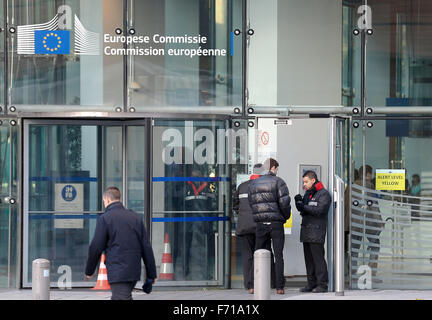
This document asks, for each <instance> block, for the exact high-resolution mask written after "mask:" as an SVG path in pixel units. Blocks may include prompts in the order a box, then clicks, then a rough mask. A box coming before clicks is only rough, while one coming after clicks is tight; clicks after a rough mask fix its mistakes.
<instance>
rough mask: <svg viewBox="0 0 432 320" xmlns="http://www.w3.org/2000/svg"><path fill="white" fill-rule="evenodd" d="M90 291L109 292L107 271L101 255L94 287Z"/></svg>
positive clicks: (103, 255) (103, 257) (103, 256)
mask: <svg viewBox="0 0 432 320" xmlns="http://www.w3.org/2000/svg"><path fill="white" fill-rule="evenodd" d="M91 289H92V290H110V289H111V287H110V285H109V283H108V276H107V269H106V266H105V254H103V253H102V256H101V261H100V265H99V272H98V277H97V281H96V286H94V287H93V288H91Z"/></svg>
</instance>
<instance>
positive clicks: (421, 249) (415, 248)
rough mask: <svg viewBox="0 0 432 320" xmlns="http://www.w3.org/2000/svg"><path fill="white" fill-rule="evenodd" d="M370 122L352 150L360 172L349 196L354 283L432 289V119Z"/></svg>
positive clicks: (358, 285) (359, 286)
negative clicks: (431, 156) (430, 243)
mask: <svg viewBox="0 0 432 320" xmlns="http://www.w3.org/2000/svg"><path fill="white" fill-rule="evenodd" d="M369 122H370V121H369ZM366 123H367V122H366V121H364V123H363V124H362V125H363V129H362V126H360V127H359V128H358V129H353V130H354V132H355V131H360V132H361V131H362V130H363V134H362V135H358V134H354V142H355V144H361V145H362V149H357V148H354V150H353V151H354V153H353V158H354V159H355V163H356V166H355V169H357V170H358V176H357V178H356V181H354V184H353V186H352V199H351V200H352V209H351V221H350V222H351V228H350V231H351V261H352V265H351V282H352V287H353V288H356V289H365V288H379V289H396V288H397V289H401V288H403V289H430V288H432V282H431V281H430V274H429V270H430V257H431V256H432V252H431V250H430V245H429V242H430V241H431V240H430V238H429V236H428V234H429V233H430V232H429V231H430V228H431V225H430V223H431V221H432V214H431V203H432V191H431V190H432V187H431V185H430V180H431V177H432V166H431V163H430V161H429V160H428V159H430V156H429V155H428V153H429V152H430V150H432V148H431V139H430V137H431V136H432V131H431V130H430V128H431V124H432V122H431V120H430V119H428V120H423V121H422V125H419V123H418V122H417V120H374V121H373V127H372V128H369V127H367V126H366ZM360 150H361V151H362V152H358V151H360ZM355 202H356V203H355ZM368 277H369V278H368ZM367 279H369V280H370V281H369V282H366V280H367ZM368 284H370V287H367V286H368Z"/></svg>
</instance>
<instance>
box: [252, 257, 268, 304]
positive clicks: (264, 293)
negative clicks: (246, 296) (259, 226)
mask: <svg viewBox="0 0 432 320" xmlns="http://www.w3.org/2000/svg"><path fill="white" fill-rule="evenodd" d="M270 257H271V255H270V251H268V250H266V249H258V250H256V251H255V253H254V299H255V300H270V291H271V288H270Z"/></svg>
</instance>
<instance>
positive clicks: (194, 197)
mask: <svg viewBox="0 0 432 320" xmlns="http://www.w3.org/2000/svg"><path fill="white" fill-rule="evenodd" d="M214 199H215V194H214V193H213V192H211V190H210V186H209V184H208V183H207V182H195V181H193V182H192V181H188V182H187V183H186V195H185V198H184V200H185V210H187V211H211V210H213V203H214ZM198 215H204V216H205V215H207V214H205V213H203V212H201V213H199V214H198Z"/></svg>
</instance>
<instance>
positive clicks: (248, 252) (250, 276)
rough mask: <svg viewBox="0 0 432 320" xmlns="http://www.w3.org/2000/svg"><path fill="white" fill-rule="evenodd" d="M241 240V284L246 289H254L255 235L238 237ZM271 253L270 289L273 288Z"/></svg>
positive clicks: (273, 276) (273, 266) (273, 269)
mask: <svg viewBox="0 0 432 320" xmlns="http://www.w3.org/2000/svg"><path fill="white" fill-rule="evenodd" d="M239 237H241V239H242V265H243V283H244V287H245V288H246V289H253V287H254V252H255V242H256V241H255V240H256V236H255V233H251V234H245V235H242V236H239ZM270 252H271V260H270V261H271V267H270V269H271V287H272V288H275V264H274V259H273V252H272V251H270Z"/></svg>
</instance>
